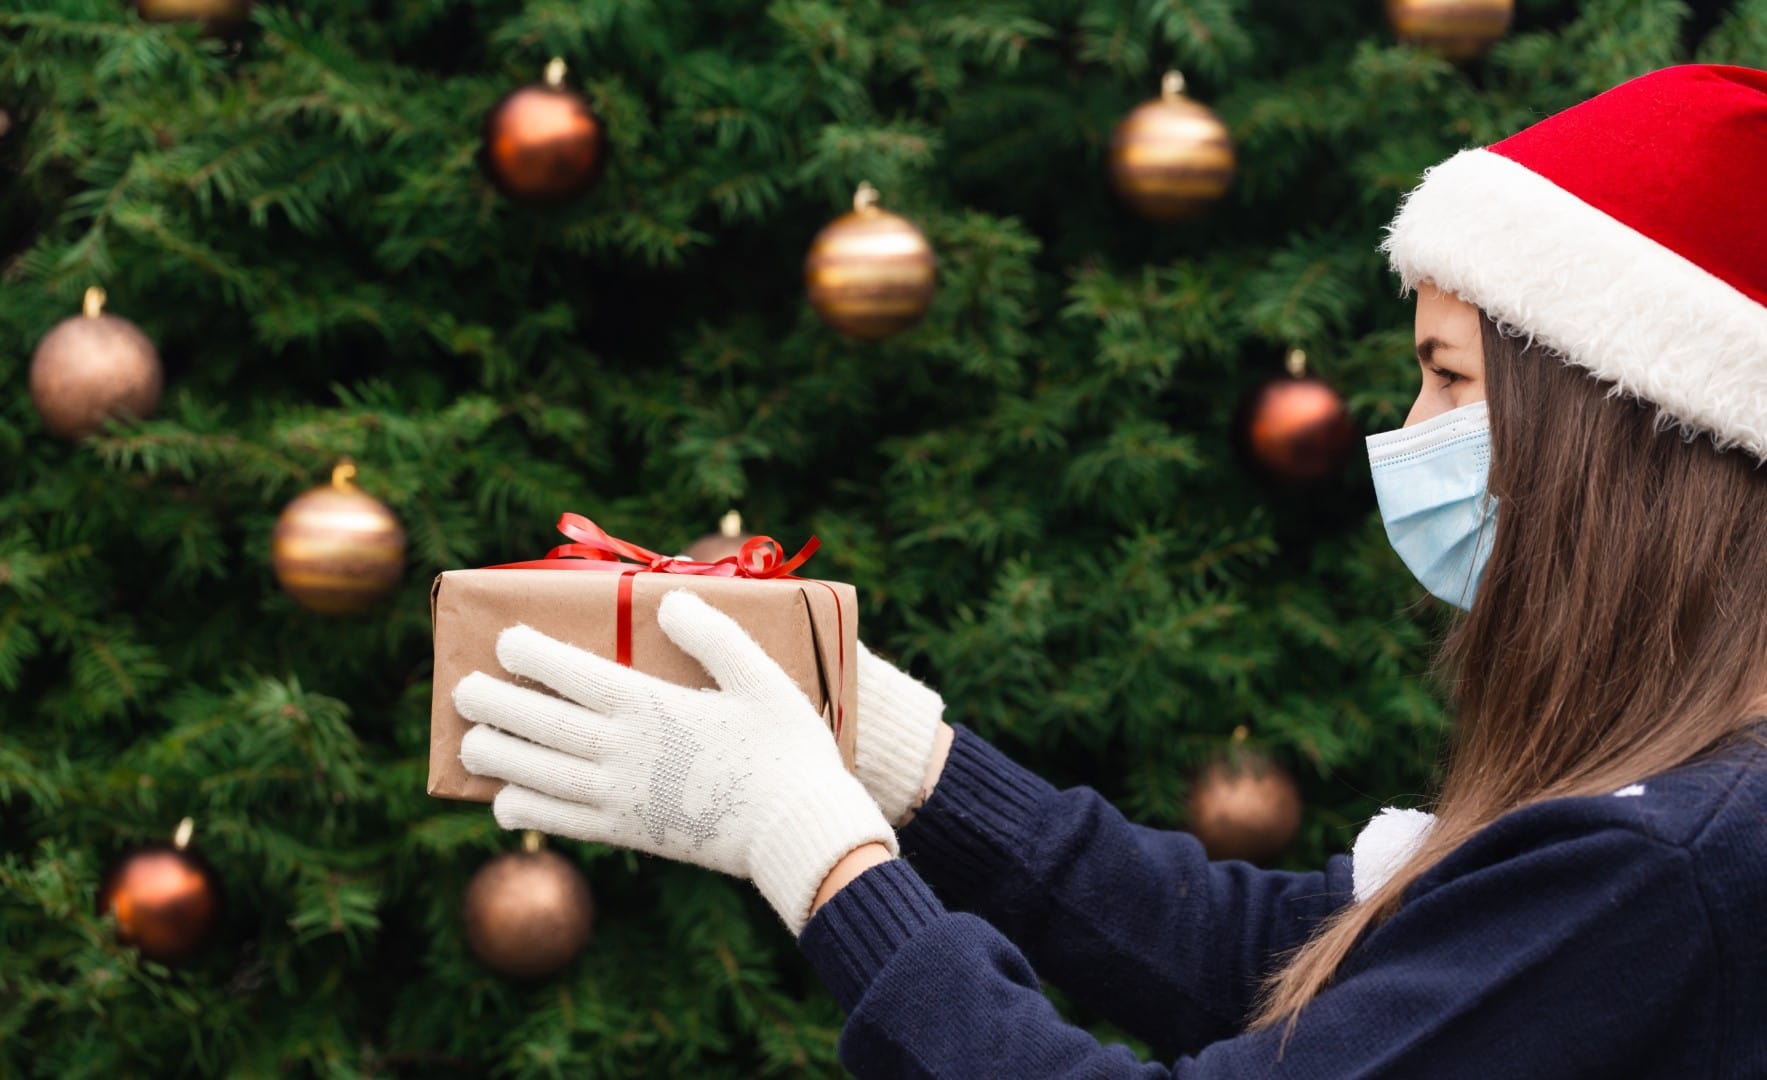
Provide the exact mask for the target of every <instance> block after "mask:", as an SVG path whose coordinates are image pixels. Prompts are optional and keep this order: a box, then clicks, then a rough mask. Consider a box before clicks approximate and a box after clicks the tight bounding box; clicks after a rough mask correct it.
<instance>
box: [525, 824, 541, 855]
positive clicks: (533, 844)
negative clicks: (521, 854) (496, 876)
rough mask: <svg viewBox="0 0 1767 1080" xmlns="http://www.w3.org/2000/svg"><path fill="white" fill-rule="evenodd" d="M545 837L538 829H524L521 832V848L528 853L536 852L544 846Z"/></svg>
mask: <svg viewBox="0 0 1767 1080" xmlns="http://www.w3.org/2000/svg"><path fill="white" fill-rule="evenodd" d="M545 844H546V837H545V836H543V835H541V833H540V830H538V829H525V830H523V832H522V850H523V851H525V852H527V853H528V854H529V855H533V854H536V853H537V852H539V850H540V849H541V848H542V847H543V846H545Z"/></svg>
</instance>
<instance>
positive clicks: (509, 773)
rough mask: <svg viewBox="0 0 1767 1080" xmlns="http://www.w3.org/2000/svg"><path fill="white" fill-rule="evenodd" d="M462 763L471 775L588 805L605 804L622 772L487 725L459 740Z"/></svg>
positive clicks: (476, 728)
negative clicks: (614, 781)
mask: <svg viewBox="0 0 1767 1080" xmlns="http://www.w3.org/2000/svg"><path fill="white" fill-rule="evenodd" d="M460 762H461V764H463V765H465V766H466V770H467V771H468V772H471V773H477V774H478V775H480V776H490V777H495V778H496V779H498V780H507V781H509V782H510V783H512V784H519V785H521V786H522V787H525V788H532V789H534V790H535V791H539V792H542V793H544V794H547V795H551V796H553V797H555V798H559V799H567V800H569V801H571V802H574V803H583V804H586V805H595V804H599V803H601V802H603V801H605V798H606V795H607V793H608V791H609V783H610V781H613V780H614V778H615V776H616V774H617V773H618V772H620V771H621V770H615V769H607V768H604V767H602V766H598V765H594V764H592V763H590V762H586V761H584V760H583V759H582V758H578V757H572V756H571V755H570V754H566V753H563V752H562V751H558V750H554V749H552V748H551V747H549V746H541V745H539V744H538V743H531V742H528V741H527V740H526V739H518V738H516V737H515V736H514V735H509V734H505V733H504V732H501V731H498V730H497V729H496V728H493V727H486V726H485V725H484V724H475V725H474V726H473V727H472V728H471V729H470V730H468V731H467V733H466V737H465V738H464V739H461V740H460Z"/></svg>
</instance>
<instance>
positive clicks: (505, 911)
mask: <svg viewBox="0 0 1767 1080" xmlns="http://www.w3.org/2000/svg"><path fill="white" fill-rule="evenodd" d="M461 908H462V913H463V914H464V916H465V918H466V944H467V946H468V947H470V948H471V949H472V951H473V955H474V956H477V957H478V958H479V960H480V961H482V962H483V963H484V965H485V966H486V967H488V968H490V969H491V970H492V971H495V972H496V973H497V974H499V975H503V976H505V977H507V978H511V979H537V978H540V977H542V976H545V975H551V974H553V973H554V972H556V971H559V970H561V969H563V968H564V967H565V965H567V964H569V963H570V962H571V961H572V960H573V959H574V958H575V957H576V955H577V953H578V952H579V951H580V950H581V949H582V948H583V945H584V944H585V943H586V942H587V941H588V940H589V931H590V928H591V925H592V923H593V922H594V915H595V905H594V902H593V901H592V900H591V898H590V896H589V882H588V881H587V880H586V879H585V878H584V877H583V873H582V871H580V870H578V869H577V868H576V866H575V865H573V864H572V863H571V861H570V860H569V859H566V858H565V857H564V856H562V855H559V854H557V853H556V852H552V851H547V850H545V849H543V848H542V847H541V843H540V834H539V833H537V832H528V833H524V834H523V835H522V849H521V850H520V851H511V852H508V853H506V854H503V855H499V856H497V857H496V858H494V859H492V860H491V861H490V862H488V863H486V864H485V865H484V866H481V867H479V870H478V873H476V874H474V875H473V876H472V881H471V882H470V883H469V884H468V885H467V886H466V897H465V899H464V901H463V902H462V904H461Z"/></svg>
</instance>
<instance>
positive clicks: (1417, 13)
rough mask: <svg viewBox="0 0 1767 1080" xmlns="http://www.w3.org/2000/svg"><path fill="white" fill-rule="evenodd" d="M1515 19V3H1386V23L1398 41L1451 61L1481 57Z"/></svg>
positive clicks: (1456, 0)
mask: <svg viewBox="0 0 1767 1080" xmlns="http://www.w3.org/2000/svg"><path fill="white" fill-rule="evenodd" d="M1514 18H1515V0H1387V21H1388V22H1389V23H1391V24H1392V27H1393V33H1394V34H1395V35H1397V36H1398V38H1399V40H1400V41H1402V42H1404V43H1405V44H1407V45H1416V46H1419V47H1421V48H1425V49H1432V50H1434V51H1435V52H1438V53H1441V54H1442V55H1443V56H1445V57H1447V58H1448V59H1450V60H1471V59H1473V58H1475V57H1478V56H1482V55H1484V53H1485V50H1487V49H1489V48H1490V47H1491V46H1492V45H1494V44H1496V42H1497V41H1498V40H1500V39H1501V38H1502V37H1503V35H1504V34H1506V33H1508V32H1509V24H1510V22H1511V21H1512V20H1513V19H1514Z"/></svg>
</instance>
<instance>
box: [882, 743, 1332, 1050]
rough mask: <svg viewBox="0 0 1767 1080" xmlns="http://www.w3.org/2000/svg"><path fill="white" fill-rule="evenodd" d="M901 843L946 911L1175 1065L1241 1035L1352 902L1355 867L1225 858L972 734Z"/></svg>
mask: <svg viewBox="0 0 1767 1080" xmlns="http://www.w3.org/2000/svg"><path fill="white" fill-rule="evenodd" d="M899 836H900V840H901V846H902V851H903V854H904V855H905V856H906V857H907V858H908V859H909V861H910V862H911V863H912V864H913V866H914V867H915V869H916V870H918V871H919V872H920V874H921V876H922V877H923V878H924V879H925V880H926V881H927V882H928V883H929V884H930V885H931V886H932V887H933V888H934V890H935V891H936V892H937V893H938V895H939V896H940V897H941V898H942V899H943V900H944V901H945V902H946V903H948V904H950V905H951V906H952V907H953V908H956V909H959V910H962V911H968V912H971V913H974V914H977V915H980V916H982V917H983V918H984V919H986V920H987V921H988V922H990V923H992V924H993V925H994V927H995V928H996V929H998V930H999V931H1000V932H1001V933H1002V934H1004V935H1005V936H1006V938H1008V939H1009V940H1010V941H1011V942H1013V943H1014V944H1016V945H1017V946H1018V947H1019V948H1020V949H1021V950H1023V952H1024V954H1025V956H1026V957H1028V958H1029V960H1030V962H1031V963H1032V964H1033V965H1034V966H1035V967H1036V970H1037V971H1038V973H1039V974H1041V975H1042V976H1043V977H1044V978H1046V979H1048V980H1050V981H1051V982H1053V983H1055V984H1056V985H1058V986H1060V987H1061V988H1062V989H1063V990H1065V991H1067V992H1068V993H1069V994H1071V995H1072V996H1073V997H1074V998H1075V999H1076V1000H1078V1001H1079V1002H1080V1003H1081V1004H1083V1005H1085V1006H1086V1007H1088V1008H1090V1009H1092V1010H1094V1011H1096V1012H1097V1013H1099V1014H1100V1015H1102V1016H1104V1017H1106V1018H1107V1019H1109V1020H1110V1021H1111V1022H1113V1023H1115V1024H1117V1025H1119V1026H1121V1027H1122V1028H1123V1029H1124V1030H1126V1031H1128V1032H1130V1033H1131V1034H1133V1035H1135V1036H1136V1037H1138V1038H1142V1039H1145V1040H1147V1041H1148V1042H1149V1043H1150V1044H1151V1045H1153V1046H1154V1047H1155V1049H1156V1050H1157V1051H1158V1052H1159V1053H1160V1054H1162V1055H1164V1056H1176V1055H1178V1054H1180V1053H1185V1052H1189V1051H1194V1050H1196V1049H1197V1048H1199V1047H1201V1046H1204V1045H1206V1044H1208V1043H1210V1042H1212V1041H1214V1040H1217V1039H1220V1038H1223V1037H1225V1036H1227V1035H1229V1034H1232V1033H1233V1032H1235V1031H1237V1030H1239V1028H1240V1027H1241V1025H1242V1024H1243V1022H1244V1020H1245V1018H1246V1016H1247V1014H1248V1013H1249V1012H1250V1011H1251V1008H1252V1004H1253V1000H1254V998H1255V996H1256V993H1257V990H1258V987H1259V985H1260V983H1261V982H1262V980H1263V978H1264V977H1265V976H1266V975H1267V974H1268V973H1269V972H1270V970H1271V969H1272V968H1273V967H1274V966H1275V964H1276V963H1277V962H1278V958H1279V957H1280V956H1281V955H1282V954H1283V953H1285V952H1287V951H1289V950H1291V949H1293V948H1295V947H1296V946H1298V945H1300V943H1301V942H1302V941H1304V940H1305V939H1306V936H1307V934H1308V933H1309V932H1310V931H1311V930H1312V928H1313V927H1314V926H1316V925H1317V924H1318V923H1319V921H1320V920H1321V919H1323V918H1325V917H1326V916H1327V915H1329V914H1330V913H1331V912H1333V911H1335V910H1337V908H1338V907H1340V906H1341V905H1342V904H1344V903H1346V902H1348V900H1349V897H1350V872H1349V861H1348V860H1347V859H1341V858H1340V859H1333V860H1332V861H1331V863H1330V864H1329V866H1328V868H1327V870H1326V871H1324V872H1320V873H1308V874H1296V873H1284V872H1279V871H1269V870H1260V869H1258V868H1256V867H1254V866H1251V865H1250V864H1247V863H1241V862H1221V863H1211V862H1210V861H1209V859H1208V857H1207V856H1206V855H1205V854H1204V852H1203V850H1202V846H1201V844H1200V843H1198V842H1197V841H1196V839H1195V838H1193V837H1191V836H1189V835H1187V834H1185V833H1181V832H1168V831H1163V830H1157V829H1149V828H1144V827H1141V826H1137V825H1133V824H1131V823H1129V822H1128V821H1127V820H1126V819H1125V818H1124V817H1123V816H1122V814H1120V813H1118V812H1117V811H1116V810H1115V809H1114V808H1113V807H1112V806H1111V805H1110V804H1109V803H1108V802H1106V801H1105V799H1104V798H1103V797H1102V796H1100V795H1099V794H1098V793H1097V792H1095V791H1093V790H1091V789H1090V788H1075V789H1072V790H1067V791H1059V790H1057V789H1056V788H1054V787H1052V786H1051V785H1049V784H1048V783H1046V782H1044V781H1043V780H1041V779H1039V778H1038V777H1037V776H1035V775H1034V774H1032V773H1031V772H1029V771H1028V770H1026V769H1024V768H1022V767H1020V766H1019V765H1017V764H1015V763H1013V762H1012V761H1011V760H1010V759H1008V758H1007V757H1006V756H1005V755H1004V754H1002V753H1001V752H1000V751H998V750H996V749H995V748H993V747H991V746H989V745H988V744H987V743H986V742H984V741H983V740H982V739H980V738H979V737H977V736H976V735H975V734H973V733H972V732H969V731H968V730H966V729H959V730H958V731H957V733H956V737H955V740H954V742H953V743H952V744H951V747H950V752H949V756H948V758H947V760H946V762H945V764H944V766H943V769H942V770H941V773H940V775H939V776H938V778H937V783H936V785H934V786H933V787H932V794H931V796H930V797H929V798H928V799H927V800H926V801H925V803H924V805H922V806H921V807H920V809H919V811H918V812H917V814H916V816H915V818H914V820H913V821H912V822H911V823H910V824H908V825H907V826H906V827H904V828H903V829H902V830H901V832H900V834H899Z"/></svg>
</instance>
